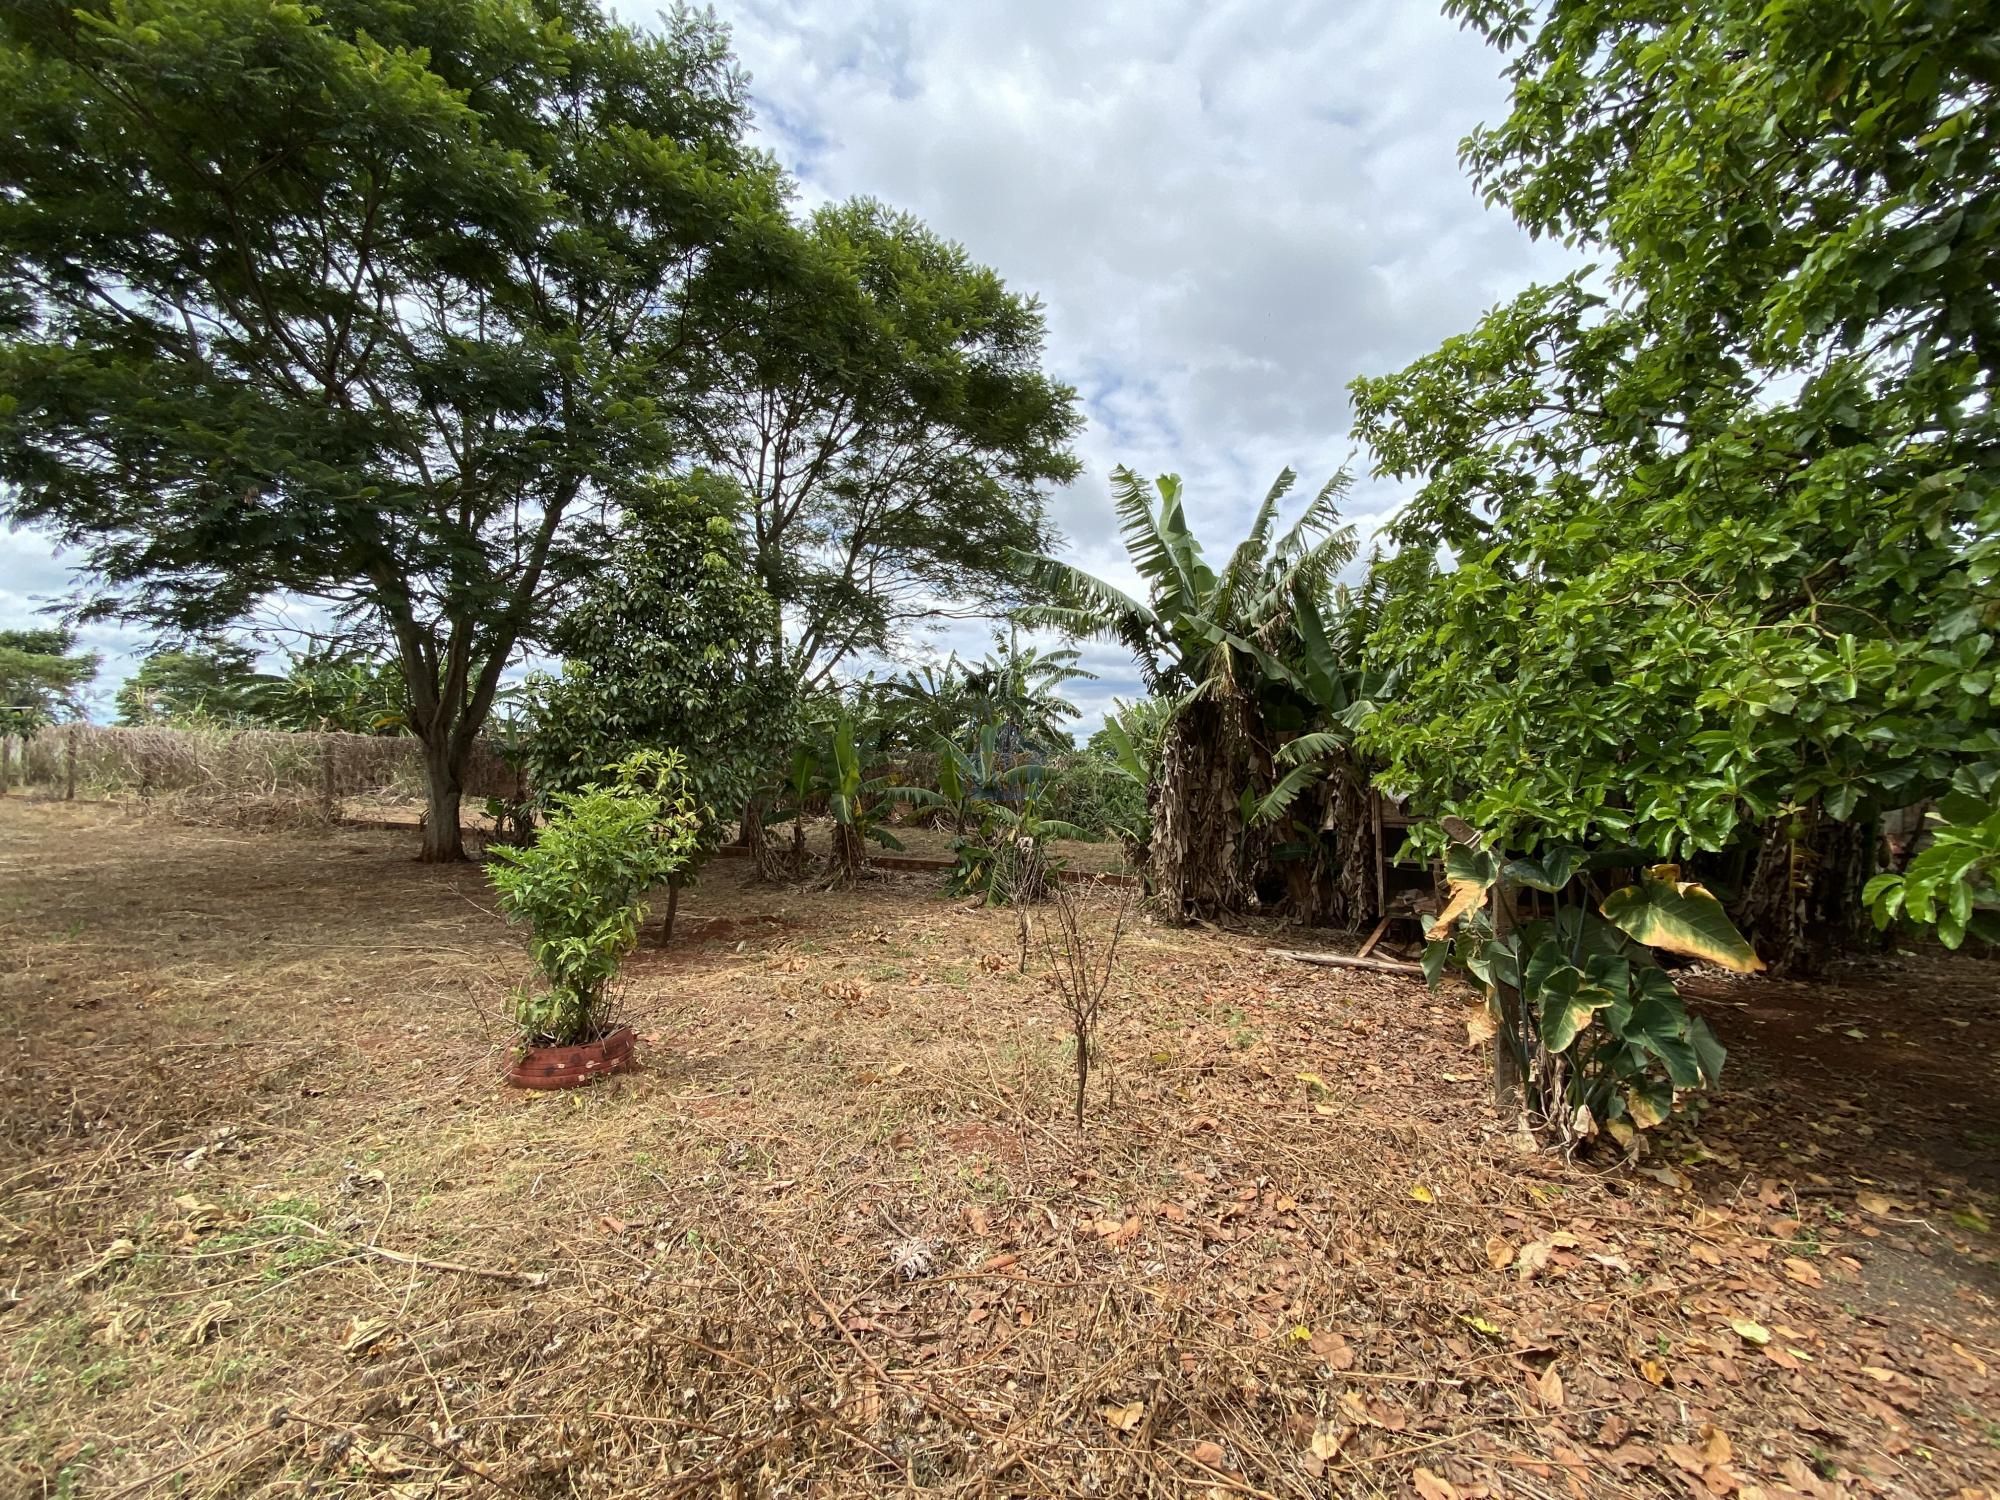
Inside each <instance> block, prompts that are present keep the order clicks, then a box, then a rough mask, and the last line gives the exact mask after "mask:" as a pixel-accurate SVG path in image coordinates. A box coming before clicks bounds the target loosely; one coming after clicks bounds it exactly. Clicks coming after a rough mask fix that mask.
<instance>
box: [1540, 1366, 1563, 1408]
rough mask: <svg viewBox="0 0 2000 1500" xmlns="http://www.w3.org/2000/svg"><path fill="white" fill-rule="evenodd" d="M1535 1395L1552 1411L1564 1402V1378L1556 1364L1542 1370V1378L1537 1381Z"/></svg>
mask: <svg viewBox="0 0 2000 1500" xmlns="http://www.w3.org/2000/svg"><path fill="white" fill-rule="evenodd" d="M1535 1396H1536V1398H1537V1399H1538V1400H1540V1402H1541V1403H1542V1405H1544V1406H1546V1407H1548V1408H1549V1410H1551V1411H1554V1410H1556V1409H1557V1408H1558V1407H1560V1406H1561V1405H1562V1404H1563V1380H1562V1376H1561V1375H1559V1374H1557V1373H1556V1367H1555V1366H1554V1365H1550V1366H1549V1367H1548V1368H1547V1369H1546V1370H1544V1371H1542V1378H1541V1379H1540V1380H1538V1381H1536V1382H1535Z"/></svg>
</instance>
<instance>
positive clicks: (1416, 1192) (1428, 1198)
mask: <svg viewBox="0 0 2000 1500" xmlns="http://www.w3.org/2000/svg"><path fill="white" fill-rule="evenodd" d="M1410 1196H1411V1197H1412V1198H1414V1199H1416V1200H1417V1202H1419V1203H1435V1202H1437V1195H1436V1194H1435V1193H1433V1192H1432V1191H1431V1190H1430V1189H1429V1188H1427V1187H1425V1186H1424V1185H1423V1184H1422V1183H1421V1182H1420V1183H1418V1184H1417V1185H1416V1186H1415V1187H1413V1188H1411V1189H1410Z"/></svg>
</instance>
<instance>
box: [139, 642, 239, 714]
mask: <svg viewBox="0 0 2000 1500" xmlns="http://www.w3.org/2000/svg"><path fill="white" fill-rule="evenodd" d="M277 681H278V679H276V678H272V677H267V676H265V675H264V674H263V673H261V672H259V671H258V670H257V653H256V651H255V650H254V649H253V648H251V647H249V646H246V645H244V644H243V643H242V642H240V641H209V642H205V643H203V642H194V643H189V644H187V645H184V646H179V647H176V648H173V649H171V650H166V651H155V652H154V653H153V654H152V655H150V656H148V657H147V658H146V659H145V660H144V661H142V662H140V663H139V666H138V668H137V669H136V670H135V671H134V672H133V673H132V675H131V676H130V677H127V678H126V679H125V680H124V681H123V682H121V683H120V684H119V685H118V696H117V700H116V701H117V708H118V722H119V723H120V724H127V725H138V724H195V723H207V724H241V723H246V722H248V721H249V720H251V719H254V718H257V717H258V716H259V706H260V701H261V699H262V697H263V695H264V694H265V693H266V692H267V691H268V690H269V689H270V688H271V687H272V686H273V685H274V684H275V683H276V682H277Z"/></svg>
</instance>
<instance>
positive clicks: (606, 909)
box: [488, 753, 700, 1046]
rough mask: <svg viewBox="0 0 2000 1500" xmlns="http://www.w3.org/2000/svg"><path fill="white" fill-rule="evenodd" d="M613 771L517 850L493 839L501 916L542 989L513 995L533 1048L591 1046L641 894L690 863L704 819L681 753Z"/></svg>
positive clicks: (561, 795)
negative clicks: (524, 945)
mask: <svg viewBox="0 0 2000 1500" xmlns="http://www.w3.org/2000/svg"><path fill="white" fill-rule="evenodd" d="M657 759H658V762H660V763H656V764H648V766H646V767H645V768H644V781H645V783H647V784H643V785H642V784H638V783H637V778H636V777H635V776H633V775H631V774H628V768H627V767H625V766H622V765H621V766H620V767H618V768H616V769H617V772H618V774H619V776H620V781H619V783H618V784H614V785H610V786H592V787H586V788H584V789H583V790H581V791H576V792H558V793H556V794H555V796H554V797H553V798H552V799H551V801H552V802H553V804H554V809H555V810H554V812H553V813H552V814H551V815H550V817H549V820H548V822H547V823H546V824H545V825H544V826H543V828H542V831H541V834H540V836H539V837H537V838H536V840H535V842H534V843H533V844H532V845H530V846H529V847H527V848H525V849H511V848H507V847H504V846H495V847H494V848H493V850H492V851H491V853H492V857H493V860H494V865H493V868H492V869H491V871H490V872H489V874H488V878H489V879H490V880H491V881H492V883H493V887H494V889H495V890H496V891H497V892H498V893H499V895H500V903H501V905H502V907H503V908H505V910H506V912H507V915H508V917H509V918H511V919H513V920H515V921H520V922H523V923H525V924H526V925H527V927H528V930H529V949H530V952H531V953H532V954H533V956H534V961H535V968H536V969H537V970H538V971H539V972H540V975H541V978H542V981H543V983H544V985H545V986H546V988H544V989H543V990H541V991H540V992H538V993H532V994H531V993H525V992H524V993H522V994H521V995H519V996H518V997H517V998H516V1001H515V1013H514V1019H515V1021H516V1022H517V1023H518V1024H519V1026H520V1028H521V1033H522V1036H523V1038H524V1039H525V1040H527V1041H528V1042H529V1043H531V1044H538V1045H546V1046H570V1045H574V1044H575V1043H578V1042H588V1041H594V1040H596V1039H597V1038H598V1037H599V1036H601V1035H603V1033H604V1031H605V1030H606V1029H607V1022H608V1021H609V994H608V991H609V987H610V984H611V981H612V980H613V979H614V978H616V977H617V973H618V966H619V964H620V963H621V962H622V961H623V959H624V957H625V955H626V954H627V953H629V952H631V951H632V948H633V946H634V944H636V943H637V942H638V940H639V923H640V922H641V921H642V920H643V919H644V917H645V914H646V907H645V901H644V897H645V894H646V892H647V891H648V890H649V889H651V888H652V887H653V886H655V885H658V884H659V883H660V882H661V881H663V880H665V879H666V878H667V877H668V876H670V875H672V874H673V873H674V872H675V871H677V870H679V869H680V868H681V867H682V866H683V865H684V864H686V862H687V860H688V857H689V855H690V854H692V853H693V851H694V848H695V843H696V840H697V838H698V837H699V824H700V814H699V812H698V811H697V809H696V807H695V802H694V798H693V795H692V793H691V791H690V789H689V786H688V782H687V778H686V771H685V767H684V765H683V763H682V762H681V759H680V757H679V756H677V755H673V754H671V753H669V754H667V755H665V756H661V757H658V758H657Z"/></svg>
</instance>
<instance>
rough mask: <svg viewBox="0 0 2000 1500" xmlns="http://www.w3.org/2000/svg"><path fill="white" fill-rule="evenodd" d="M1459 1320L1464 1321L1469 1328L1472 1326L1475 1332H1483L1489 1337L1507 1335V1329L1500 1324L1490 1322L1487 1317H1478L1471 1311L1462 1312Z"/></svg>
mask: <svg viewBox="0 0 2000 1500" xmlns="http://www.w3.org/2000/svg"><path fill="white" fill-rule="evenodd" d="M1458 1321H1459V1322H1461V1323H1463V1324H1464V1325H1465V1326H1466V1327H1467V1328H1470V1329H1471V1330H1472V1331H1473V1332H1474V1333H1483V1334H1485V1335H1486V1336H1487V1337H1488V1338H1489V1339H1504V1338H1505V1337H1506V1336H1507V1330H1506V1329H1504V1328H1502V1327H1501V1326H1500V1325H1499V1324H1497V1323H1489V1322H1487V1321H1486V1319H1484V1318H1481V1317H1476V1316H1474V1315H1473V1314H1471V1313H1460V1314H1459V1315H1458Z"/></svg>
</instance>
